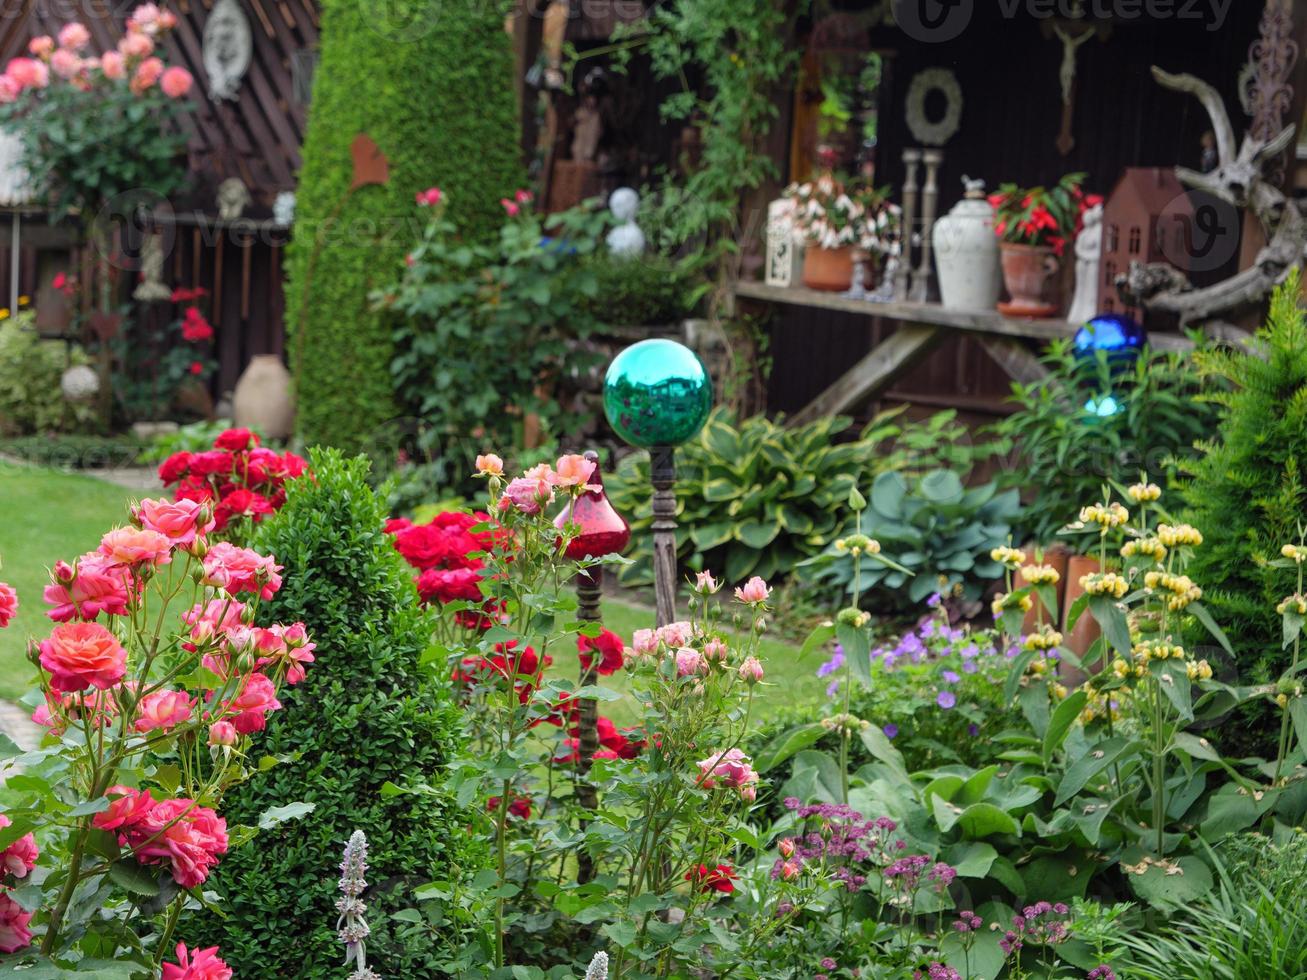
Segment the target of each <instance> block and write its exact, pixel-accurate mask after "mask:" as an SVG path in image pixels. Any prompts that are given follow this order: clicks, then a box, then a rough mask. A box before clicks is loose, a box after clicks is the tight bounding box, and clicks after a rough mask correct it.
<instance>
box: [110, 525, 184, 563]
mask: <svg viewBox="0 0 1307 980" xmlns="http://www.w3.org/2000/svg"><path fill="white" fill-rule="evenodd" d="M100 554H102V555H104V556H105V557H106V558H108V559H109V560H110V561H112V562H113V563H114V564H115V565H142V564H150V565H166V564H168V562H170V561H172V542H170V541H169V540H168V537H167V536H166V535H164V534H160V533H159V532H158V531H151V530H150V529H148V528H137V527H116V528H114V529H113V530H112V531H110V532H109V533H108V534H106V535H105V536H104V537H103V538H101V539H100Z"/></svg>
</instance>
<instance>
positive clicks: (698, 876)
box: [685, 864, 739, 895]
mask: <svg viewBox="0 0 1307 980" xmlns="http://www.w3.org/2000/svg"><path fill="white" fill-rule="evenodd" d="M738 877H739V875H737V874H736V873H735V869H734V868H732V867H731V866H730V865H729V864H719V865H717V867H715V868H709V867H708V866H707V865H706V864H701V865H699V866H698V867H697V868H691V869H690V870H689V871H687V872H686V873H685V880H686V881H691V882H697V883H698V885H699V888H700V890H702V891H706V892H721V893H722V894H723V895H729V894H731V892H733V891H735V885H734V884H732V882H733V881H735V880H736V879H737V878H738Z"/></svg>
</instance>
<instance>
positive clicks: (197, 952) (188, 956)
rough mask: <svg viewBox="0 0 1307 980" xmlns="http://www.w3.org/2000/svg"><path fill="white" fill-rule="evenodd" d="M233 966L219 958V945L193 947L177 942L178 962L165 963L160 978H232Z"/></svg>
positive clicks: (202, 979)
mask: <svg viewBox="0 0 1307 980" xmlns="http://www.w3.org/2000/svg"><path fill="white" fill-rule="evenodd" d="M231 976H232V973H231V967H229V966H227V964H226V963H224V962H223V961H222V960H221V959H219V958H218V947H217V946H210V947H209V948H208V949H193V950H190V951H189V952H188V951H187V949H186V944H185V943H178V944H177V963H176V965H175V966H174V965H173V964H172V963H165V964H163V974H162V976H161V977H160V980H231Z"/></svg>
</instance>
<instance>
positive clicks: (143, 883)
mask: <svg viewBox="0 0 1307 980" xmlns="http://www.w3.org/2000/svg"><path fill="white" fill-rule="evenodd" d="M109 878H110V879H111V880H112V881H113V883H114V884H115V885H117V886H118V887H119V888H122V889H123V890H124V891H129V892H131V893H132V894H133V895H145V896H153V895H157V894H159V883H158V882H157V881H155V880H154V876H153V875H151V874H150V873H149V872H147V871H146V870H145V869H144V868H142V867H141V866H140V865H139V864H137V863H136V862H135V861H133V860H132V859H131V858H123V859H121V860H118V861H114V862H113V863H112V864H110V865H109Z"/></svg>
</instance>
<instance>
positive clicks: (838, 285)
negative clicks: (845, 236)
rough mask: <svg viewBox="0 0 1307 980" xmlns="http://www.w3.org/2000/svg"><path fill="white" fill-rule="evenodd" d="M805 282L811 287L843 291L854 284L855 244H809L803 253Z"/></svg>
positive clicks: (834, 291) (833, 291)
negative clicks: (841, 245) (828, 246)
mask: <svg viewBox="0 0 1307 980" xmlns="http://www.w3.org/2000/svg"><path fill="white" fill-rule="evenodd" d="M803 284H804V285H805V286H807V287H808V288H809V289H822V290H825V291H827V292H832V293H842V292H844V290H846V289H848V288H849V287H850V286H851V285H853V246H852V245H845V246H844V247H843V248H822V247H821V246H819V245H809V246H808V248H807V250H806V251H805V252H804V253H803Z"/></svg>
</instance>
